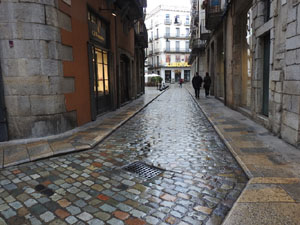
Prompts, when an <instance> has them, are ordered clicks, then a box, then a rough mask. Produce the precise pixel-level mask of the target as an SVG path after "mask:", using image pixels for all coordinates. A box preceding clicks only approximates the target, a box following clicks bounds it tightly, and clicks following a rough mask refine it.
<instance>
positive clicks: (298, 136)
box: [252, 0, 300, 146]
mask: <svg viewBox="0 0 300 225" xmlns="http://www.w3.org/2000/svg"><path fill="white" fill-rule="evenodd" d="M264 13H265V9H264V1H263V0H255V1H254V4H253V16H254V21H253V29H254V37H253V40H254V41H253V43H254V51H255V59H254V60H255V61H254V74H253V78H252V81H253V84H257V85H256V86H254V85H253V90H254V98H253V109H254V111H255V112H256V113H257V114H259V113H260V112H261V105H262V103H261V99H262V89H261V88H260V87H261V86H262V74H263V63H262V61H263V50H262V49H263V45H261V42H262V37H263V35H264V34H266V33H267V32H269V33H270V38H271V55H270V83H269V86H270V87H269V117H268V128H269V129H270V130H271V131H272V132H273V133H275V134H277V135H279V136H281V137H282V138H283V139H284V140H285V141H287V142H289V143H291V144H293V145H296V146H299V144H300V107H299V104H300V0H291V1H286V0H272V1H271V9H270V20H268V21H267V22H265V20H264Z"/></svg>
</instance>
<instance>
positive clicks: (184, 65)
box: [167, 62, 190, 67]
mask: <svg viewBox="0 0 300 225" xmlns="http://www.w3.org/2000/svg"><path fill="white" fill-rule="evenodd" d="M167 67H190V65H189V64H188V63H187V62H173V63H167Z"/></svg>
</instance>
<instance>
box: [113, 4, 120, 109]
mask: <svg viewBox="0 0 300 225" xmlns="http://www.w3.org/2000/svg"><path fill="white" fill-rule="evenodd" d="M115 10H116V6H115ZM114 18H115V48H116V51H115V55H116V57H115V58H116V60H115V63H116V82H117V108H120V71H119V70H120V68H119V66H120V65H118V39H117V37H118V33H117V32H118V30H117V17H116V16H114ZM118 68H119V69H118Z"/></svg>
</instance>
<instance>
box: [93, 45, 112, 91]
mask: <svg viewBox="0 0 300 225" xmlns="http://www.w3.org/2000/svg"><path fill="white" fill-rule="evenodd" d="M96 57H97V71H98V74H97V83H96V85H97V87H95V88H96V89H97V91H98V92H97V94H98V96H103V95H108V94H109V77H108V60H107V52H106V51H103V50H101V49H96Z"/></svg>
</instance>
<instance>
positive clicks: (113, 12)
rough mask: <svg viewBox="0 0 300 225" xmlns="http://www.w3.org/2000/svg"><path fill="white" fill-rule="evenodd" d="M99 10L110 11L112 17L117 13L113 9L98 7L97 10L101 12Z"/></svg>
mask: <svg viewBox="0 0 300 225" xmlns="http://www.w3.org/2000/svg"><path fill="white" fill-rule="evenodd" d="M101 11H111V15H112V16H114V17H116V16H117V13H116V11H115V10H114V9H100V8H99V12H101Z"/></svg>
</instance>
